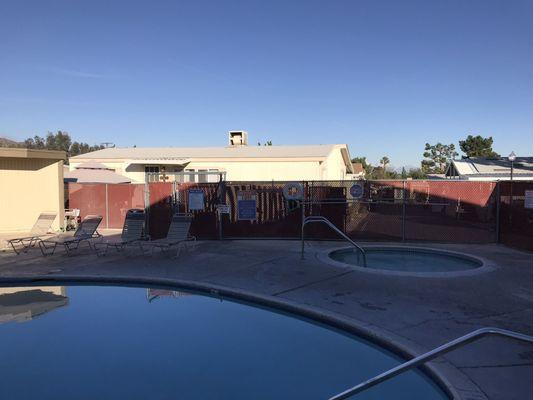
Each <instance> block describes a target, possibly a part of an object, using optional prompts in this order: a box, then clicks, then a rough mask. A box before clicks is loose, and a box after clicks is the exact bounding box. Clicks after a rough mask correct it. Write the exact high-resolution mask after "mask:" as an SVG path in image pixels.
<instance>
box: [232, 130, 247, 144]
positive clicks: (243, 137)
mask: <svg viewBox="0 0 533 400" xmlns="http://www.w3.org/2000/svg"><path fill="white" fill-rule="evenodd" d="M228 141H229V146H230V147H231V146H248V132H245V131H229V132H228Z"/></svg>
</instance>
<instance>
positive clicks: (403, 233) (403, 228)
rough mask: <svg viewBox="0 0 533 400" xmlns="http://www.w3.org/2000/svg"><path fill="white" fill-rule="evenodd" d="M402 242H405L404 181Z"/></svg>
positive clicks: (403, 187) (403, 193) (403, 194)
mask: <svg viewBox="0 0 533 400" xmlns="http://www.w3.org/2000/svg"><path fill="white" fill-rule="evenodd" d="M402 242H405V181H403V184H402Z"/></svg>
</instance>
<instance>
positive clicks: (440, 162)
mask: <svg viewBox="0 0 533 400" xmlns="http://www.w3.org/2000/svg"><path fill="white" fill-rule="evenodd" d="M456 156H457V152H456V151H455V146H454V145H453V144H442V143H440V142H439V143H437V144H429V143H426V147H425V148H424V157H425V159H424V160H422V170H423V171H424V172H425V173H426V174H429V173H431V174H443V173H444V171H446V166H447V165H448V163H449V162H450V160H451V159H452V158H455V157H456Z"/></svg>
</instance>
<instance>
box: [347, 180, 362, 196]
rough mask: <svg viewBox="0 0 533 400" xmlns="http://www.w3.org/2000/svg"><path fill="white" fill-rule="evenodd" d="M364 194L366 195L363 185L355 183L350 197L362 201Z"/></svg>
mask: <svg viewBox="0 0 533 400" xmlns="http://www.w3.org/2000/svg"><path fill="white" fill-rule="evenodd" d="M363 193H364V188H363V185H362V184H361V183H354V184H353V185H352V187H351V188H350V195H351V196H352V197H353V198H354V199H360V198H361V197H363Z"/></svg>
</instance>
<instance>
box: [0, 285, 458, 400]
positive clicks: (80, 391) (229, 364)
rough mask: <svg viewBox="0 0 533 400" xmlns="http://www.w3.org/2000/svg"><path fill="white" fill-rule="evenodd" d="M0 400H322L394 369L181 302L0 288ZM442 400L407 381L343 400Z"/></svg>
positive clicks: (285, 325)
mask: <svg viewBox="0 0 533 400" xmlns="http://www.w3.org/2000/svg"><path fill="white" fill-rule="evenodd" d="M0 354H2V357H1V361H0V373H1V374H2V378H3V379H2V385H0V398H6V399H8V398H17V399H33V398H41V399H52V398H53V399H56V398H58V396H59V397H61V398H76V399H95V398H101V399H111V398H113V399H118V398H127V399H285V398H297V399H327V398H328V397H329V396H331V395H333V394H336V393H338V392H340V391H342V390H344V389H346V388H348V387H350V386H352V385H354V384H356V383H359V382H360V381H363V380H365V379H367V378H370V377H372V376H374V375H375V374H377V373H380V372H382V371H384V370H387V369H389V368H391V367H393V366H395V365H397V364H398V363H400V362H401V359H399V358H398V357H396V356H395V355H393V354H392V353H390V352H389V351H387V350H385V349H383V348H380V347H378V346H376V345H373V344H371V343H369V342H368V341H365V340H363V339H360V338H358V337H354V336H352V335H348V334H345V333H343V332H340V331H338V330H334V329H330V328H327V327H325V326H323V325H317V324H315V323H311V322H310V321H308V320H303V319H299V318H295V317H294V316H290V315H286V314H283V313H278V312H273V311H272V310H268V309H264V308H257V307H253V306H250V305H248V304H242V303H237V302H234V301H228V300H225V299H220V298H215V297H208V296H204V295H198V294H192V293H189V292H185V291H177V290H169V289H168V288H167V289H158V288H139V287H122V286H119V287H117V286H43V287H17V288H13V287H10V288H0ZM387 398H394V399H411V400H412V399H424V400H430V399H447V398H448V397H447V395H446V394H445V393H444V392H443V391H442V390H441V389H440V388H439V387H438V386H437V385H436V384H434V383H433V382H432V381H431V380H430V379H429V378H428V377H426V376H425V375H424V374H422V373H420V372H418V371H412V372H409V373H406V374H404V375H401V376H398V377H396V378H394V379H392V380H391V381H389V382H386V383H384V384H382V385H379V386H377V387H374V388H372V389H370V390H369V391H368V392H365V393H361V394H359V395H357V396H354V399H387Z"/></svg>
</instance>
